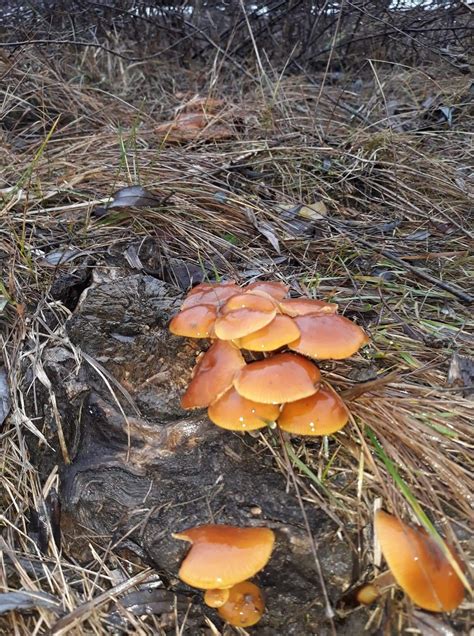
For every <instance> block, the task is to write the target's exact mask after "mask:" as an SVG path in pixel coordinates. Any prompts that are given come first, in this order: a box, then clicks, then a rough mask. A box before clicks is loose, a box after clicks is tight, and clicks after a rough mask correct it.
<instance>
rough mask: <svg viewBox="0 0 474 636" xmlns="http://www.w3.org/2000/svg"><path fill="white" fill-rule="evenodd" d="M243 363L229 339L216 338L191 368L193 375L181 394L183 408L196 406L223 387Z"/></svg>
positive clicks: (214, 397) (210, 399) (206, 400)
mask: <svg viewBox="0 0 474 636" xmlns="http://www.w3.org/2000/svg"><path fill="white" fill-rule="evenodd" d="M244 366H245V360H244V359H243V357H242V354H241V353H240V351H239V349H237V347H235V346H234V345H233V344H232V343H230V342H223V341H221V340H217V341H216V342H214V344H213V345H212V346H211V347H210V348H209V349H208V350H207V351H206V353H205V354H204V355H203V356H202V358H201V359H200V360H199V362H198V363H197V365H196V366H195V367H194V370H193V378H192V380H191V382H190V384H189V386H188V388H187V389H186V392H185V393H184V395H183V397H182V398H181V406H182V408H183V409H198V408H203V407H205V406H209V404H211V402H213V401H214V400H215V399H217V398H218V397H219V395H221V394H222V393H224V391H226V390H227V389H228V388H229V387H230V386H232V382H233V380H234V376H235V374H236V373H237V371H239V370H240V369H242V367H244Z"/></svg>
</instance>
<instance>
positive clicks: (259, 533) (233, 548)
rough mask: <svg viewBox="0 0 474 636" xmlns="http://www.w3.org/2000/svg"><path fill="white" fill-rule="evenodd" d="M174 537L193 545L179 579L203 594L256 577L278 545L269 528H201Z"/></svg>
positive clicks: (222, 526)
mask: <svg viewBox="0 0 474 636" xmlns="http://www.w3.org/2000/svg"><path fill="white" fill-rule="evenodd" d="M173 536H174V538H175V539H181V540H183V541H190V542H191V543H192V547H191V549H190V550H189V552H188V554H187V555H186V557H185V559H184V561H183V562H182V564H181V568H180V570H179V578H180V579H181V580H182V581H184V582H185V583H187V584H188V585H191V586H192V587H197V588H199V589H202V590H211V589H216V588H219V589H223V588H227V587H232V586H233V585H236V584H237V583H240V582H241V581H244V580H245V579H248V578H250V577H252V576H254V575H255V574H256V573H257V572H258V571H259V570H261V569H262V568H263V567H265V565H266V564H267V563H268V561H269V559H270V555H271V553H272V550H273V544H274V542H275V535H274V533H273V532H272V531H271V530H270V529H269V528H236V527H234V526H227V525H205V526H198V527H197V528H190V529H188V530H183V532H180V533H178V534H175V535H173Z"/></svg>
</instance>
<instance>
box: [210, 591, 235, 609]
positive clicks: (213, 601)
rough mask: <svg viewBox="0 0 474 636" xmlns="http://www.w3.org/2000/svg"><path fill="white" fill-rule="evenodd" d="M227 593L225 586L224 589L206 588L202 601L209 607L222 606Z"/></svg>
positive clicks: (226, 598)
mask: <svg viewBox="0 0 474 636" xmlns="http://www.w3.org/2000/svg"><path fill="white" fill-rule="evenodd" d="M229 594H230V590H229V588H226V589H225V590H219V589H215V590H206V591H205V592H204V603H206V605H208V606H209V607H222V606H223V605H224V603H227V600H228V598H229Z"/></svg>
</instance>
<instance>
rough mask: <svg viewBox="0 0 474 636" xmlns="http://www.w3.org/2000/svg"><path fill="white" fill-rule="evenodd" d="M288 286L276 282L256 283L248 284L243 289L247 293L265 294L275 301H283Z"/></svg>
mask: <svg viewBox="0 0 474 636" xmlns="http://www.w3.org/2000/svg"><path fill="white" fill-rule="evenodd" d="M288 289H289V286H288V285H285V284H284V283H280V282H278V281H257V282H256V283H250V285H247V287H246V288H245V291H247V292H254V291H259V292H265V293H266V294H268V295H269V296H271V297H272V298H274V299H275V300H283V298H285V296H286V295H287V293H288Z"/></svg>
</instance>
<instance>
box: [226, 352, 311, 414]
mask: <svg viewBox="0 0 474 636" xmlns="http://www.w3.org/2000/svg"><path fill="white" fill-rule="evenodd" d="M320 379H321V373H320V371H319V369H318V367H317V366H316V365H315V364H313V363H312V362H310V361H309V360H306V359H305V358H303V357H301V356H297V355H295V354H293V353H278V354H276V355H274V356H273V357H271V358H266V359H265V360H259V361H258V362H251V363H250V364H247V365H246V366H245V367H244V368H242V369H240V371H239V372H238V373H237V374H236V376H235V379H234V387H235V388H236V390H237V392H238V393H239V394H240V395H242V396H243V397H244V398H247V400H252V401H253V402H258V403H261V404H280V403H284V402H294V401H296V400H301V399H302V398H304V397H308V396H309V395H313V393H316V391H317V390H318V388H319V381H320Z"/></svg>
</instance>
